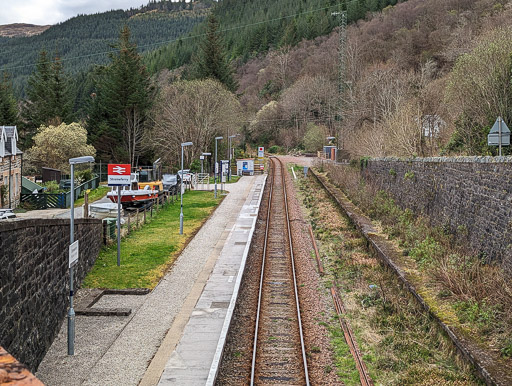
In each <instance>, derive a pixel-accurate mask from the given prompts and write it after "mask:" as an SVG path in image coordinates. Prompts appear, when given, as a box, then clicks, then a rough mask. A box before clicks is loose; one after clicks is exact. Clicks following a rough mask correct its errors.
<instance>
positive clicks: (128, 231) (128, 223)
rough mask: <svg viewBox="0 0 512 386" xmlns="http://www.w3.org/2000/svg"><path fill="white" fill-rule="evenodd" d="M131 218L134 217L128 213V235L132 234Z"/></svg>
mask: <svg viewBox="0 0 512 386" xmlns="http://www.w3.org/2000/svg"><path fill="white" fill-rule="evenodd" d="M131 217H132V216H130V214H129V213H128V232H127V234H130V218H131Z"/></svg>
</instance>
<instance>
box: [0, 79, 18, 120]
mask: <svg viewBox="0 0 512 386" xmlns="http://www.w3.org/2000/svg"><path fill="white" fill-rule="evenodd" d="M17 124H18V107H17V104H16V98H15V97H14V93H13V91H12V84H11V82H10V80H9V77H8V75H7V74H3V79H2V81H1V82H0V126H15V125H17Z"/></svg>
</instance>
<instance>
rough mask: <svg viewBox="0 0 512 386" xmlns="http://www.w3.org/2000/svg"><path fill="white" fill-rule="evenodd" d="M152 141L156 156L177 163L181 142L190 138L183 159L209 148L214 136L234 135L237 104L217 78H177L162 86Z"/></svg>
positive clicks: (238, 117)
mask: <svg viewBox="0 0 512 386" xmlns="http://www.w3.org/2000/svg"><path fill="white" fill-rule="evenodd" d="M153 120H154V130H153V132H152V134H151V143H152V144H153V146H154V148H155V150H156V151H157V152H158V156H159V157H161V158H162V159H164V160H165V161H167V163H168V164H170V165H177V164H178V161H179V154H180V151H181V149H180V146H181V145H180V144H181V143H182V142H187V141H192V142H193V143H194V146H193V147H192V148H191V149H190V151H188V152H187V154H186V159H185V162H186V163H189V162H190V161H191V160H193V159H195V158H198V157H199V155H200V154H201V153H202V152H205V151H207V150H211V148H210V146H211V145H212V142H213V138H214V137H215V136H217V135H223V134H224V135H227V134H228V133H231V134H233V133H234V132H235V131H236V130H237V129H238V128H239V127H240V126H241V124H242V121H243V116H242V113H241V108H240V103H239V102H238V100H237V99H236V97H235V96H234V94H233V93H231V92H230V91H228V90H227V89H226V88H225V87H224V86H223V85H222V84H221V83H219V82H218V81H216V80H212V79H207V80H194V81H180V82H177V83H174V84H171V85H168V86H165V87H163V88H162V90H161V92H160V95H159V97H158V100H157V103H156V106H155V109H154V113H153Z"/></svg>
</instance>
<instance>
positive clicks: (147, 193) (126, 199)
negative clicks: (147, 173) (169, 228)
mask: <svg viewBox="0 0 512 386" xmlns="http://www.w3.org/2000/svg"><path fill="white" fill-rule="evenodd" d="M107 197H108V198H109V199H110V201H112V202H114V203H117V197H118V192H117V187H115V186H114V187H112V190H111V191H110V192H108V193H107ZM157 197H158V190H154V189H152V187H151V186H150V185H146V186H145V187H144V188H143V189H139V183H138V176H137V173H132V174H131V184H130V186H123V187H122V189H121V205H122V206H123V208H124V207H128V206H142V205H144V204H147V203H148V202H150V201H151V200H154V199H155V198H157Z"/></svg>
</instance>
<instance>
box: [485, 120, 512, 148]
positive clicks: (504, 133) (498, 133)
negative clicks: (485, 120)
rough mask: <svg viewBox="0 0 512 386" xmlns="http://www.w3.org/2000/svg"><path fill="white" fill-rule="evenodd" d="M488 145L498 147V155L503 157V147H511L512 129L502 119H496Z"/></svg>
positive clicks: (488, 138) (488, 137)
mask: <svg viewBox="0 0 512 386" xmlns="http://www.w3.org/2000/svg"><path fill="white" fill-rule="evenodd" d="M487 145H489V146H498V155H499V156H500V157H501V147H502V146H510V129H509V128H508V126H507V124H506V123H505V122H504V121H503V119H502V118H501V117H498V119H496V122H494V125H493V126H492V128H491V131H490V132H489V135H488V136H487Z"/></svg>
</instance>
